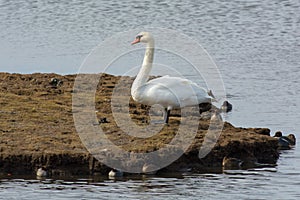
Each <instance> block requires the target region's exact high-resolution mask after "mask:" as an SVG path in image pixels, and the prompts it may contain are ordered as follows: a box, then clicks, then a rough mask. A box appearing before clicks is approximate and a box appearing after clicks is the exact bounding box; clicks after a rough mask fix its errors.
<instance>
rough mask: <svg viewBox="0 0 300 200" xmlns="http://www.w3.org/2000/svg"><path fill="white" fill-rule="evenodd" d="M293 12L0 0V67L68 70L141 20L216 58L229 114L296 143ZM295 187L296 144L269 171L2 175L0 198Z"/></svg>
mask: <svg viewBox="0 0 300 200" xmlns="http://www.w3.org/2000/svg"><path fill="white" fill-rule="evenodd" d="M299 10H300V2H299V0H274V1H258V0H247V1H246V0H233V1H223V0H211V1H206V2H203V1H181V0H172V1H170V0H165V1H156V0H153V1H133V0H125V1H116V0H111V1H104V0H90V1H84V0H70V1H65V2H63V1H58V0H47V1H33V0H29V1H25V0H20V1H9V0H0V21H1V23H0V44H1V47H0V71H5V72H11V73H33V72H54V73H60V74H74V73H76V72H77V71H78V68H79V66H80V64H81V63H82V61H83V59H84V58H85V57H86V56H87V55H88V53H89V52H90V51H91V50H92V49H93V48H94V47H95V46H96V45H98V44H99V43H100V42H101V41H103V40H104V39H105V38H107V37H109V36H111V35H114V34H116V33H119V32H123V31H127V30H129V29H133V28H134V29H141V30H142V29H143V28H142V27H145V26H151V27H163V28H169V29H174V30H178V31H181V32H182V33H184V34H186V35H189V36H190V37H191V38H194V39H195V40H196V41H197V42H199V43H200V44H201V45H202V46H203V47H204V48H205V49H206V50H207V51H208V52H209V54H210V55H211V56H212V58H213V59H214V61H215V62H216V64H217V65H218V67H219V70H220V71H221V75H222V77H223V81H224V84H225V88H226V92H227V96H228V99H229V101H230V102H231V103H232V104H233V105H234V109H233V112H232V113H230V114H229V115H228V116H227V120H228V121H230V122H231V123H233V124H234V125H236V126H242V127H268V128H270V129H271V130H272V134H273V133H274V132H275V131H277V130H281V131H283V133H285V134H288V133H294V134H295V135H296V137H297V138H298V140H300V137H299V136H300V121H299V119H300V114H299V113H300V100H299V99H300V89H299V88H300V79H299V77H300V12H299ZM132 38H134V35H133V36H132ZM139 62H140V61H139ZM125 64H126V63H125ZM187 73H188V72H187ZM298 145H300V144H298ZM299 186H300V151H299V148H297V147H296V148H295V149H293V150H290V151H283V152H282V153H281V157H280V159H279V161H278V166H277V167H275V168H271V169H259V170H258V169H256V170H249V171H237V172H230V173H222V174H184V175H180V176H179V175H171V176H168V177H160V176H157V177H128V178H125V179H121V180H117V181H113V180H109V179H107V177H79V178H78V177H74V178H68V179H64V180H58V179H49V180H48V179H47V180H36V179H35V177H11V178H10V179H4V178H3V179H0V193H1V195H0V199H32V198H34V197H38V198H39V199H69V198H72V199H73V198H76V199H99V198H100V199H101V198H102V199H108V198H111V199H115V198H119V197H122V198H127V199H176V198H178V199H199V198H200V199H219V198H223V199H232V198H237V199H271V198H272V199H299V198H300V192H299Z"/></svg>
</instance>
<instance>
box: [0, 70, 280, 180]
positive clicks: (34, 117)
mask: <svg viewBox="0 0 300 200" xmlns="http://www.w3.org/2000/svg"><path fill="white" fill-rule="evenodd" d="M97 76H99V77H100V75H97ZM75 78H76V76H75V75H65V76H61V75H57V74H40V73H36V74H26V75H23V74H8V73H0V135H1V140H0V172H1V173H3V174H7V173H19V174H20V173H22V174H25V173H34V172H35V170H36V168H37V167H38V166H46V167H47V168H48V169H51V170H52V172H53V173H57V174H66V173H67V174H88V173H94V172H100V173H107V171H108V170H109V168H108V167H107V166H105V165H103V164H101V163H100V162H98V161H96V160H95V159H94V158H93V157H92V156H91V155H90V153H89V152H88V151H87V150H86V148H85V147H84V145H83V144H82V142H81V140H80V138H79V136H78V134H77V132H76V129H75V126H74V120H73V112H72V94H73V92H76V91H74V89H73V85H74V80H75ZM53 79H57V80H53ZM132 81H133V79H132V78H130V77H118V76H112V75H108V74H101V81H100V82H99V84H98V86H97V91H96V96H95V107H96V108H95V109H96V110H97V112H96V116H97V119H98V122H99V124H95V126H98V127H99V128H102V130H104V132H105V134H106V135H107V137H108V138H109V139H110V140H111V141H112V142H113V143H114V144H115V145H117V146H119V147H120V148H123V149H124V150H126V151H128V152H152V151H156V150H157V149H159V148H162V147H164V146H165V145H167V144H168V143H169V142H170V141H171V140H172V139H173V138H174V137H175V135H176V134H177V132H178V128H179V125H181V123H180V121H181V116H180V111H173V112H172V115H171V117H170V123H169V126H164V127H163V129H162V130H161V131H160V132H159V133H158V134H156V135H155V136H153V137H150V138H146V139H143V138H137V137H133V136H130V135H127V134H126V133H124V132H123V131H122V130H121V129H120V128H119V127H118V126H117V123H116V122H115V120H114V117H113V115H112V107H111V96H112V92H113V91H114V89H115V88H116V90H117V94H118V95H119V98H128V95H129V94H130V93H129V90H130V86H131V83H132ZM120 83H121V84H120ZM116 86H117V87H116ZM129 105H130V109H129V113H130V116H131V119H132V121H133V122H134V123H136V125H138V126H146V125H147V124H149V122H150V120H151V119H150V117H149V112H151V110H150V107H148V106H145V105H141V104H138V103H136V102H134V101H133V100H132V99H130V100H129ZM119 109H120V113H122V112H121V111H122V108H119ZM209 124H210V120H208V119H205V118H203V119H201V120H200V121H199V125H198V132H197V134H196V136H195V138H194V140H193V144H192V145H191V146H190V147H189V148H188V149H187V150H186V152H185V153H184V154H183V155H182V156H181V157H180V158H179V159H178V160H177V161H175V162H174V163H173V164H171V165H170V166H168V167H166V168H165V169H163V170H175V171H178V170H180V169H182V168H191V169H193V170H194V171H201V170H203V169H209V168H213V167H217V168H218V167H221V166H222V159H223V157H224V156H228V155H230V156H233V157H237V158H241V159H243V158H245V157H247V156H249V155H250V156H252V157H255V158H256V159H257V161H258V162H262V163H276V161H277V159H278V152H277V147H278V141H277V140H276V139H274V138H273V137H270V136H269V133H270V130H269V129H266V128H247V129H246V128H237V127H233V126H232V125H231V124H230V123H227V122H226V123H225V124H224V128H223V131H222V133H221V135H220V137H219V139H218V142H217V144H216V145H215V146H214V148H213V150H212V151H211V152H210V153H209V154H208V155H207V156H206V157H204V158H202V159H199V157H198V152H199V149H200V147H201V144H202V143H203V139H204V137H205V135H206V133H207V130H208V128H209ZM184 126H186V127H183V129H184V130H185V131H189V123H186V124H185V125H184Z"/></svg>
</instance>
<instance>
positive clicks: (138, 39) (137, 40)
mask: <svg viewBox="0 0 300 200" xmlns="http://www.w3.org/2000/svg"><path fill="white" fill-rule="evenodd" d="M140 40H141V38H140V37H137V38H135V40H134V41H133V42H131V45H133V44H136V43H139V42H140Z"/></svg>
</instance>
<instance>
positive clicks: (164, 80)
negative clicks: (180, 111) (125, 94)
mask: <svg viewBox="0 0 300 200" xmlns="http://www.w3.org/2000/svg"><path fill="white" fill-rule="evenodd" d="M145 89H146V90H147V91H148V93H151V95H153V96H154V95H155V96H154V97H155V98H157V99H159V100H160V101H163V100H166V101H167V100H169V101H170V102H171V101H172V102H174V104H175V102H177V106H174V107H179V104H180V107H183V106H191V105H196V104H199V103H202V102H207V101H208V100H210V99H211V98H210V97H209V95H208V93H207V91H206V90H205V89H204V88H202V87H200V86H198V85H197V84H196V83H194V82H192V81H190V80H188V79H185V78H180V77H169V76H163V77H160V78H156V79H153V80H151V81H149V82H148V83H147V84H146V85H145ZM158 91H159V92H158ZM179 102H180V103H179Z"/></svg>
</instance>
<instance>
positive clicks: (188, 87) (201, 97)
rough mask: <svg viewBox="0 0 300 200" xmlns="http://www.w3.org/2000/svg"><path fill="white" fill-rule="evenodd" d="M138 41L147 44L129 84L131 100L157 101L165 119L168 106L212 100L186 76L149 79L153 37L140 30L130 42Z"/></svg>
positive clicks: (167, 115)
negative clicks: (139, 67) (139, 64)
mask: <svg viewBox="0 0 300 200" xmlns="http://www.w3.org/2000/svg"><path fill="white" fill-rule="evenodd" d="M139 42H143V43H146V44H147V47H146V52H145V56H144V60H143V64H142V67H141V69H140V71H139V73H138V75H137V76H136V78H135V80H134V82H133V84H132V87H131V96H132V98H133V100H135V101H137V102H139V103H142V104H146V105H150V106H151V105H155V104H159V105H161V106H162V107H164V108H165V110H164V122H165V123H168V121H169V115H170V110H172V109H173V108H183V107H186V106H195V105H199V104H201V103H211V100H212V99H213V98H212V97H211V96H210V95H209V94H208V92H207V91H206V90H205V89H204V88H202V87H199V86H198V85H197V84H196V83H194V82H192V81H190V80H188V79H184V78H180V77H170V76H163V77H160V78H156V79H152V80H150V81H148V79H149V74H150V71H151V68H152V63H153V55H154V39H153V37H152V35H151V34H150V33H148V32H141V33H139V34H138V35H137V36H136V38H135V40H134V41H133V42H132V43H131V44H136V43H139Z"/></svg>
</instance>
